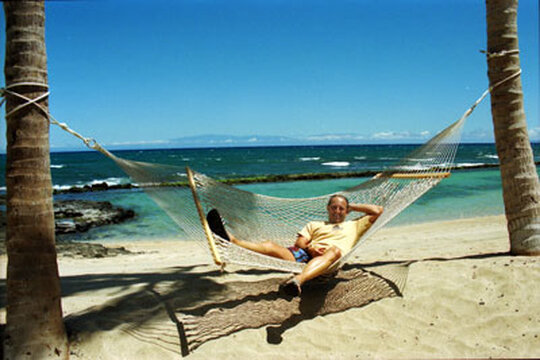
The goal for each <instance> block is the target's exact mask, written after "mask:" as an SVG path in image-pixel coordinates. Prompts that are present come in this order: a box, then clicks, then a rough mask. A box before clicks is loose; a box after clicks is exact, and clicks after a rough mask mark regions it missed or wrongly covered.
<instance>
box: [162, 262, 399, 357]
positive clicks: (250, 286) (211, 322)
mask: <svg viewBox="0 0 540 360" xmlns="http://www.w3.org/2000/svg"><path fill="white" fill-rule="evenodd" d="M407 274H408V264H396V265H386V266H378V267H374V268H363V269H362V268H354V267H351V266H349V269H348V270H342V271H340V272H339V273H338V274H337V275H336V276H335V277H332V278H328V279H323V280H321V281H315V282H311V283H308V284H306V285H305V286H304V290H303V293H302V296H301V297H296V298H287V297H284V296H283V295H282V294H280V293H279V291H278V288H279V284H280V283H281V282H282V281H283V278H282V277H280V278H270V279H266V280H261V281H256V282H245V281H238V282H230V283H227V284H226V294H227V299H226V301H222V302H219V301H214V302H209V303H207V304H205V305H203V306H200V307H197V308H193V309H185V308H184V309H182V304H181V303H179V302H178V301H177V300H178V299H175V298H170V297H169V298H168V299H167V296H164V297H162V301H163V304H164V306H165V308H166V309H167V312H168V314H169V317H170V319H171V321H172V322H174V323H175V324H176V326H177V330H178V335H179V340H180V343H179V346H180V349H181V353H182V355H184V356H185V355H187V354H189V352H191V351H193V350H195V349H196V348H198V347H199V346H201V345H202V344H204V343H205V342H207V341H210V340H212V339H217V338H220V337H223V336H227V335H230V334H232V333H234V332H237V331H240V330H243V329H256V328H261V327H264V326H268V327H267V341H268V342H269V343H273V344H277V343H280V342H281V338H282V335H283V333H285V332H286V331H287V330H288V329H290V328H292V327H294V326H296V325H297V324H298V323H300V322H302V321H304V320H308V319H312V318H314V317H316V316H319V315H325V314H331V313H337V312H341V311H345V310H347V309H350V308H354V307H356V308H358V307H362V306H365V305H367V304H369V303H371V302H373V301H377V300H380V299H383V298H387V297H395V296H401V292H402V290H403V288H404V286H405V282H406V278H407ZM157 296H158V297H159V295H157Z"/></svg>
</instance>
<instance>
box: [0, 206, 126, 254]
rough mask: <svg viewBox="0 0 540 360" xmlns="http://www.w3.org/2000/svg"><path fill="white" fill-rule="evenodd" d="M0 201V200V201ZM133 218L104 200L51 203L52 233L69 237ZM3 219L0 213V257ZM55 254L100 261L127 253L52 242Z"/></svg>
mask: <svg viewBox="0 0 540 360" xmlns="http://www.w3.org/2000/svg"><path fill="white" fill-rule="evenodd" d="M0 201H1V199H0ZM133 217H135V212H134V211H133V210H130V209H123V208H120V207H114V206H113V205H112V204H111V203H110V202H108V201H86V200H63V201H55V202H54V218H55V227H56V234H69V233H77V232H84V231H88V230H89V229H90V228H92V227H96V226H102V225H108V224H118V223H120V222H122V221H125V220H128V219H131V218H133ZM5 226H6V217H5V213H4V212H3V211H0V234H1V235H0V254H5V252H6V248H5V241H4V237H5V236H4V234H5ZM56 250H57V252H58V254H59V255H61V256H67V257H86V258H102V257H108V256H116V255H119V254H131V252H130V251H129V250H126V249H125V248H123V247H120V248H110V247H105V246H103V245H101V244H97V243H89V242H78V241H67V240H62V238H61V237H58V238H57V239H56Z"/></svg>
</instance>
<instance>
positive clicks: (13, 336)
mask: <svg viewBox="0 0 540 360" xmlns="http://www.w3.org/2000/svg"><path fill="white" fill-rule="evenodd" d="M4 12H5V18H6V59H5V67H4V71H5V78H6V87H8V88H10V85H11V86H13V87H12V88H11V89H12V90H13V91H14V92H17V93H19V94H21V95H24V96H26V97H28V98H31V99H32V98H36V97H38V96H40V95H42V94H43V93H44V92H45V91H46V88H45V87H43V86H39V85H22V84H20V85H14V84H18V83H22V82H33V83H41V84H47V53H46V50H45V6H44V2H43V1H6V2H4ZM6 96H7V101H6V114H9V112H10V111H11V110H13V109H14V108H16V107H17V106H18V105H20V104H22V103H24V102H25V101H24V100H21V99H19V98H18V97H16V96H14V95H6ZM39 104H40V105H42V106H43V107H45V108H46V109H48V101H47V100H46V98H45V99H44V100H41V101H40V102H39ZM6 122H7V158H6V185H7V195H6V197H7V201H6V205H7V231H6V250H7V255H8V266H7V308H6V331H5V337H4V358H5V359H45V358H55V359H67V358H69V352H68V343H67V337H66V332H65V328H64V324H63V321H62V308H61V302H60V301H61V294H60V279H59V276H58V265H57V263H56V249H55V237H54V213H53V204H52V185H51V173H50V166H49V164H50V159H49V121H48V117H47V116H46V115H45V114H44V113H43V112H42V111H40V110H39V109H38V108H37V107H36V106H35V105H29V106H26V107H24V108H22V109H21V110H18V111H16V112H14V113H13V114H12V115H9V116H7V117H6Z"/></svg>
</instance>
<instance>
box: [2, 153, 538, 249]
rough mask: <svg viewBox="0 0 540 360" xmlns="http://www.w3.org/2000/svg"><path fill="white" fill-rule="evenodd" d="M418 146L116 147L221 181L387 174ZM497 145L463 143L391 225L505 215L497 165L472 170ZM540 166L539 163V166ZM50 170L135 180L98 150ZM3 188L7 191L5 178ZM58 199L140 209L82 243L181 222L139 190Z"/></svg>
mask: <svg viewBox="0 0 540 360" xmlns="http://www.w3.org/2000/svg"><path fill="white" fill-rule="evenodd" d="M416 146H417V145H361V146H301V147H256V148H255V147H254V148H214V149H167V150H133V151H119V152H115V153H116V154H117V155H118V156H120V157H123V158H127V159H132V160H138V161H146V162H156V163H162V164H174V165H179V166H185V165H189V166H190V167H192V168H194V169H196V170H197V171H200V172H203V173H205V174H207V175H210V176H213V177H216V178H231V177H240V176H263V175H275V174H299V173H331V172H351V171H355V172H357V171H365V170H373V171H380V170H384V169H385V168H386V167H388V166H390V165H392V164H394V163H395V162H396V161H397V160H399V159H400V158H401V157H402V156H404V155H406V154H407V153H408V152H410V151H411V150H413V149H414V148H415V147H416ZM533 152H534V154H535V161H540V144H533ZM497 162H498V158H497V156H496V152H495V147H494V145H493V144H464V145H461V146H460V148H459V149H458V153H457V156H456V161H455V164H456V165H458V166H460V167H461V168H462V170H456V171H454V172H453V173H452V176H451V177H450V178H448V179H445V180H443V181H442V182H441V183H440V184H439V185H438V186H437V187H435V188H434V189H432V190H431V191H430V192H428V193H427V194H425V195H424V196H423V197H421V198H420V199H419V200H418V201H417V202H416V203H414V204H413V205H411V206H410V207H409V208H408V209H407V210H405V211H404V212H403V213H402V214H400V215H399V216H398V217H397V218H395V219H394V220H393V221H392V222H391V223H390V224H389V226H396V225H402V224H410V223H418V222H426V221H436V220H446V219H456V218H467V217H475V216H485V215H496V214H502V213H503V212H504V208H503V202H502V191H501V180H500V174H499V170H498V168H489V169H468V168H469V167H472V166H476V165H482V164H496V163H497ZM537 169H538V167H537ZM0 171H1V172H2V173H4V172H5V155H0ZM51 173H52V177H53V184H54V187H55V188H56V189H65V188H69V187H71V186H83V185H86V184H93V183H100V182H107V183H108V184H111V185H112V184H119V183H128V182H130V180H129V178H128V177H127V176H126V175H125V174H124V173H123V172H122V171H121V170H120V169H119V168H118V167H117V166H116V165H115V164H114V163H113V162H112V161H110V160H109V159H107V158H105V157H104V156H102V155H101V154H99V153H96V152H71V153H52V154H51ZM365 180H366V178H347V179H337V180H318V181H295V182H284V183H262V184H261V183H259V184H246V185H238V187H240V188H242V189H245V190H249V191H252V192H255V193H260V194H265V195H271V196H278V197H311V196H318V195H325V194H328V193H333V192H336V191H339V190H343V189H346V188H349V187H351V186H354V185H357V184H358V183H359V182H362V181H365ZM0 191H5V183H4V177H3V176H2V178H1V180H0ZM56 198H57V199H87V200H98V201H110V202H112V203H113V204H114V205H116V206H122V207H126V208H131V209H134V210H135V211H136V213H137V214H138V215H137V217H136V218H135V219H134V220H131V221H127V222H125V223H123V224H118V225H111V226H105V227H101V228H96V229H92V230H91V231H89V232H87V233H84V234H77V235H69V236H67V237H69V238H72V239H75V240H85V241H93V240H96V241H101V242H103V241H107V240H108V239H114V240H136V239H141V238H144V239H148V238H156V239H162V238H171V237H175V236H176V235H177V229H176V225H175V224H174V223H173V222H172V220H170V219H169V218H168V217H167V215H166V214H165V213H164V212H163V211H162V210H161V209H160V208H159V207H158V206H157V205H156V204H155V203H154V202H153V201H152V200H151V199H150V198H149V197H148V196H146V194H145V193H144V192H143V191H142V190H139V189H132V190H109V191H102V192H88V193H69V194H60V195H56Z"/></svg>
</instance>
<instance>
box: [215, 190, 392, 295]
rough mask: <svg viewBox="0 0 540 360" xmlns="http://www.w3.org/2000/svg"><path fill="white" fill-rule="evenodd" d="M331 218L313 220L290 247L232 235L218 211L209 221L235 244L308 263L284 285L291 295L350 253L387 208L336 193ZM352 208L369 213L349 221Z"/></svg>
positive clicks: (217, 232)
mask: <svg viewBox="0 0 540 360" xmlns="http://www.w3.org/2000/svg"><path fill="white" fill-rule="evenodd" d="M326 209H327V211H328V221H311V222H309V223H308V224H307V225H306V226H304V228H303V229H302V230H300V232H299V233H298V236H297V238H296V242H295V244H294V246H290V247H288V248H286V247H283V246H281V245H278V244H276V243H273V242H271V241H265V242H261V243H252V242H249V241H245V240H241V239H238V238H236V237H234V236H233V235H231V234H228V233H227V231H226V230H225V227H224V226H223V223H222V221H221V217H220V215H219V213H218V212H217V210H215V209H213V210H211V211H210V212H209V213H208V216H207V220H208V224H209V226H210V228H211V229H212V231H213V232H214V233H215V234H217V235H219V236H220V237H222V238H224V239H227V240H230V241H231V242H232V243H234V244H236V245H238V246H241V247H243V248H246V249H248V250H252V251H255V252H258V253H260V254H264V255H268V256H273V257H276V258H279V259H284V260H290V261H297V262H303V263H307V264H306V266H305V267H304V269H303V270H302V272H301V273H300V274H298V275H295V276H294V277H293V278H291V279H290V280H288V281H287V282H286V283H284V284H283V285H282V286H281V289H282V291H284V292H285V293H287V294H289V295H293V296H296V295H299V294H300V292H301V287H302V284H303V283H305V282H306V281H308V280H311V279H313V278H315V277H317V276H319V275H322V274H324V273H325V272H326V270H328V269H329V268H330V266H331V265H332V264H333V263H334V262H336V261H337V260H339V259H340V258H341V256H342V255H344V254H346V253H348V252H349V251H350V250H351V249H352V247H353V246H354V244H355V243H356V241H357V240H358V238H359V237H360V236H361V235H362V234H363V233H364V232H366V231H367V229H369V227H370V226H371V224H372V223H373V222H375V220H376V219H377V217H379V215H381V214H382V212H383V208H382V206H378V205H371V204H349V200H347V198H346V197H345V196H343V195H332V196H331V197H330V199H329V201H328V204H327V206H326ZM351 211H358V212H363V213H365V214H366V215H365V216H362V217H360V218H358V219H355V220H350V221H346V220H345V218H346V217H347V215H348V214H349V212H351Z"/></svg>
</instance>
